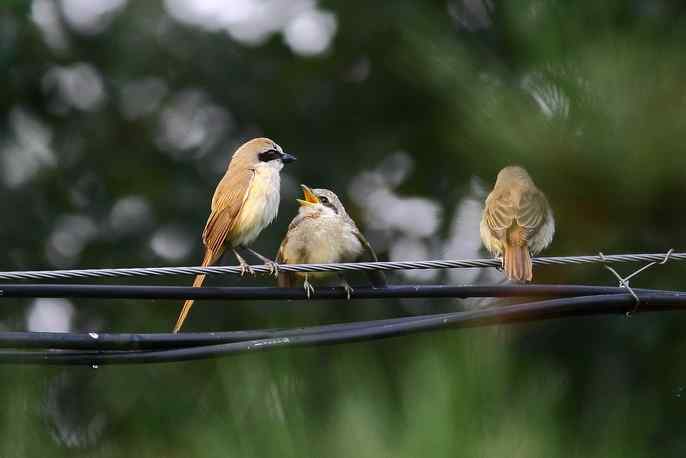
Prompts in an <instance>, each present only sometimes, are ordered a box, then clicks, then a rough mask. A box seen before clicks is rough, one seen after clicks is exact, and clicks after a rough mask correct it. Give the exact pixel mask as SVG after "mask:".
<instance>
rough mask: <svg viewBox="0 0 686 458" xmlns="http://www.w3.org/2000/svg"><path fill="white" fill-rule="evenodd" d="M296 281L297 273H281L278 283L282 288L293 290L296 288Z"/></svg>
mask: <svg viewBox="0 0 686 458" xmlns="http://www.w3.org/2000/svg"><path fill="white" fill-rule="evenodd" d="M295 281H296V280H295V272H279V278H278V280H277V282H276V283H277V285H279V287H280V288H293V287H295Z"/></svg>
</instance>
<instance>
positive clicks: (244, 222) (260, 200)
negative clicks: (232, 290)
mask: <svg viewBox="0 0 686 458" xmlns="http://www.w3.org/2000/svg"><path fill="white" fill-rule="evenodd" d="M294 160H295V157H294V156H291V155H290V154H287V153H284V152H283V150H282V149H281V147H280V146H279V145H277V144H276V143H274V142H273V141H272V140H270V139H268V138H255V139H252V140H250V141H248V142H246V143H244V144H243V145H241V147H240V148H238V149H237V150H236V152H235V153H234V154H233V157H232V158H231V162H230V163H229V168H228V170H227V171H226V174H225V175H224V178H222V179H221V181H220V182H219V184H218V185H217V189H216V190H215V191H214V196H213V197H212V206H211V212H210V217H209V218H208V219H207V223H206V225H205V230H204V231H203V233H202V242H203V244H204V245H205V256H204V257H203V260H202V265H203V266H209V265H212V264H214V263H215V262H217V261H218V260H219V258H221V256H222V255H223V254H224V251H225V250H226V249H231V250H232V251H233V253H234V254H235V255H236V258H237V259H238V262H239V264H240V266H241V272H242V274H244V273H245V272H250V273H252V269H251V268H250V266H249V265H248V264H247V263H246V262H245V260H244V259H243V258H242V257H241V255H240V254H239V253H238V251H236V250H237V249H239V248H245V249H246V250H247V251H249V252H250V253H252V254H253V255H255V256H257V257H258V258H260V259H261V260H262V261H263V262H265V263H267V264H270V265H271V266H272V268H273V270H274V272H276V271H277V266H276V264H275V263H274V262H273V261H271V260H270V259H267V258H266V257H264V256H262V255H260V254H259V253H257V252H255V251H253V250H251V249H250V248H247V245H249V244H250V243H252V242H253V241H254V240H255V239H256V238H257V236H258V235H260V232H262V230H263V229H264V228H265V227H267V226H268V225H269V223H271V222H272V221H273V220H274V218H276V214H277V212H278V210H279V200H280V192H279V190H280V184H281V179H280V175H279V173H280V172H281V169H282V168H283V165H284V163H288V162H292V161H294ZM204 280H205V275H197V276H196V277H195V281H193V286H194V287H198V286H201V285H202V283H203V281H204ZM192 306H193V300H187V301H186V302H184V304H183V308H182V309H181V313H180V314H179V318H178V320H177V321H176V325H175V326H174V332H175V333H176V332H178V331H179V330H180V329H181V326H182V325H183V322H184V320H185V319H186V317H187V316H188V312H190V309H191V307H192Z"/></svg>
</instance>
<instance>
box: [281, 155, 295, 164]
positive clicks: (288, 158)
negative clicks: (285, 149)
mask: <svg viewBox="0 0 686 458" xmlns="http://www.w3.org/2000/svg"><path fill="white" fill-rule="evenodd" d="M295 159H296V157H295V156H293V155H292V154H288V153H283V155H282V156H281V162H283V163H284V164H288V163H289V162H293V161H295Z"/></svg>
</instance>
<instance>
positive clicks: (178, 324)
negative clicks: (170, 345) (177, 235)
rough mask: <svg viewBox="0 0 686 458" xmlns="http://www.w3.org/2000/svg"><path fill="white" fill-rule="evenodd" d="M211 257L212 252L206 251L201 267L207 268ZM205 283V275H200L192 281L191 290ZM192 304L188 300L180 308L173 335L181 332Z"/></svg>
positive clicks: (191, 301)
mask: <svg viewBox="0 0 686 458" xmlns="http://www.w3.org/2000/svg"><path fill="white" fill-rule="evenodd" d="M212 258H213V256H212V252H211V251H210V250H207V251H206V252H205V257H204V258H203V260H202V264H201V265H202V266H203V267H205V266H209V265H210V264H212V261H213V259H212ZM204 281H205V275H204V274H200V275H196V276H195V280H193V288H198V287H200V286H202V283H203V282H204ZM193 302H195V301H194V300H193V299H188V300H187V301H186V302H184V303H183V307H182V308H181V313H179V318H177V320H176V325H174V334H176V333H177V332H179V331H180V330H181V326H183V322H184V321H186V317H188V313H189V312H190V311H191V307H193Z"/></svg>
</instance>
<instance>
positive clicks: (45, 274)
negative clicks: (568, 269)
mask: <svg viewBox="0 0 686 458" xmlns="http://www.w3.org/2000/svg"><path fill="white" fill-rule="evenodd" d="M665 259H667V257H666V254H665V253H647V254H646V253H644V254H617V255H607V256H601V255H598V256H558V257H540V258H534V259H533V263H534V264H536V265H560V264H588V263H598V264H610V263H617V262H660V261H664V260H665ZM668 259H669V261H685V260H686V253H673V252H671V250H670V252H669V256H668ZM500 265H501V261H500V260H498V259H449V260H436V261H396V262H357V263H354V262H353V263H335V264H280V265H279V269H280V270H282V271H284V272H342V271H346V272H350V271H369V270H383V271H390V270H410V269H465V268H486V267H500ZM252 269H253V270H254V271H255V272H257V273H270V271H271V269H272V267H271V266H268V265H255V266H252ZM197 274H206V275H212V274H233V275H241V274H242V271H241V268H240V267H239V266H210V267H141V268H119V269H74V270H34V271H13V272H0V279H4V280H27V279H66V278H100V277H149V276H164V275H197Z"/></svg>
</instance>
